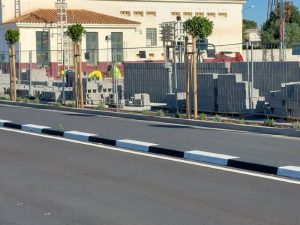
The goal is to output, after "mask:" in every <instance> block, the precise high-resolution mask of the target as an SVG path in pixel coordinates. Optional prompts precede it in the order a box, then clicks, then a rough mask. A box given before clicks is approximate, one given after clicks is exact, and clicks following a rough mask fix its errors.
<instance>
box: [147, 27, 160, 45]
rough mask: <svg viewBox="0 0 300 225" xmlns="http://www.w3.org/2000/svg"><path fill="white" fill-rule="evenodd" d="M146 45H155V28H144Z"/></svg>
mask: <svg viewBox="0 0 300 225" xmlns="http://www.w3.org/2000/svg"><path fill="white" fill-rule="evenodd" d="M146 45H147V46H156V45H157V30H156V28H147V29H146Z"/></svg>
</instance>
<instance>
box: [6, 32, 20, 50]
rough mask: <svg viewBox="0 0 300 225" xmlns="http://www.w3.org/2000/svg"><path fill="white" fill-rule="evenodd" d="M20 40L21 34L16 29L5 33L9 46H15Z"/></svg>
mask: <svg viewBox="0 0 300 225" xmlns="http://www.w3.org/2000/svg"><path fill="white" fill-rule="evenodd" d="M19 39H20V32H19V31H18V30H15V29H9V30H7V31H6V33H5V40H6V41H7V44H8V45H9V46H13V45H15V44H16V43H17V42H18V41H19Z"/></svg>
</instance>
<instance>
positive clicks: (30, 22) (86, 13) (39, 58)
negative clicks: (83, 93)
mask: <svg viewBox="0 0 300 225" xmlns="http://www.w3.org/2000/svg"><path fill="white" fill-rule="evenodd" d="M66 15H67V18H68V25H70V24H76V23H79V24H82V25H83V27H84V28H85V31H86V34H85V35H84V37H83V40H82V52H83V54H82V60H83V62H84V66H85V67H88V66H90V67H93V68H94V67H95V66H96V67H97V66H99V65H100V64H103V65H104V64H105V65H107V62H108V61H111V60H112V58H113V57H114V59H113V60H115V61H119V62H121V61H123V60H124V53H123V47H124V44H126V47H129V48H132V47H135V46H136V43H137V37H138V36H137V34H139V26H140V22H136V21H133V20H129V19H124V18H119V17H114V16H109V15H105V14H102V13H97V12H94V11H90V10H84V9H68V10H67V11H66ZM58 23H59V18H58V14H57V10H56V9H37V10H34V11H32V12H28V13H26V14H23V15H21V16H20V17H17V18H13V19H10V20H8V21H6V22H4V23H2V24H1V25H0V37H2V38H3V39H4V34H5V32H6V30H8V29H11V28H13V29H18V30H19V31H20V42H19V43H18V44H17V45H16V50H17V52H18V51H19V50H21V53H20V54H21V61H22V62H24V63H26V66H25V67H28V62H29V61H30V59H29V58H30V54H31V56H32V57H31V58H32V60H31V61H32V65H33V67H35V68H50V71H49V74H50V75H53V74H55V75H57V74H58V71H59V68H58V65H59V62H61V63H60V64H62V63H64V64H65V65H66V66H68V67H69V66H70V67H72V66H73V44H72V41H71V40H70V39H69V40H66V39H65V40H64V43H62V44H61V45H59V41H60V40H61V39H60V38H59V28H58V26H59V25H58ZM62 45H63V46H64V47H63V49H64V50H65V57H64V60H62V58H61V51H60V50H61V47H59V46H62ZM7 48H8V46H7V44H6V42H5V41H1V42H0V52H6V51H7ZM110 49H114V52H112V50H110Z"/></svg>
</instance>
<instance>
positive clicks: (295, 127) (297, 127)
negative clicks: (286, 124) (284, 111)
mask: <svg viewBox="0 0 300 225" xmlns="http://www.w3.org/2000/svg"><path fill="white" fill-rule="evenodd" d="M292 128H294V129H295V130H300V122H299V121H297V122H296V123H292Z"/></svg>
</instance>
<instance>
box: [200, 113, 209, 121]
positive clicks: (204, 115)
mask: <svg viewBox="0 0 300 225" xmlns="http://www.w3.org/2000/svg"><path fill="white" fill-rule="evenodd" d="M199 119H200V120H204V121H205V120H207V117H206V114H205V113H201V114H200V117H199Z"/></svg>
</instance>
